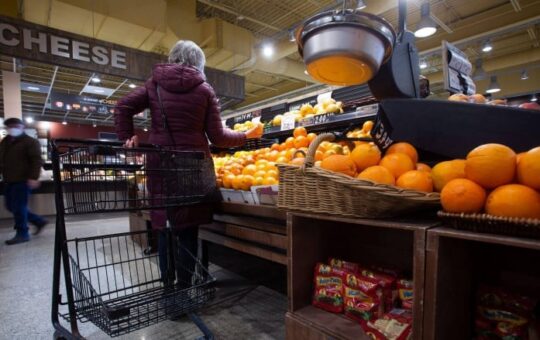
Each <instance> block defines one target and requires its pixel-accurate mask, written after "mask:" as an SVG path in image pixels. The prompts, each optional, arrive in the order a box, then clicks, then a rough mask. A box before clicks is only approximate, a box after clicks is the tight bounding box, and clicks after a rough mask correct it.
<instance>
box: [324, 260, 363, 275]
mask: <svg viewBox="0 0 540 340" xmlns="http://www.w3.org/2000/svg"><path fill="white" fill-rule="evenodd" d="M328 263H329V264H330V265H331V266H332V267H334V268H339V269H343V270H346V271H348V272H351V273H357V272H358V270H359V267H358V264H357V263H354V262H347V261H343V260H340V259H336V258H334V257H331V258H329V259H328Z"/></svg>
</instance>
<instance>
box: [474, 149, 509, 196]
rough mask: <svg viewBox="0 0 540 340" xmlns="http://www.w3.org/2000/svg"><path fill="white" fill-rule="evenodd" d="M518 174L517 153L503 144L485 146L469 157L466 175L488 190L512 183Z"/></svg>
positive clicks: (475, 150)
mask: <svg viewBox="0 0 540 340" xmlns="http://www.w3.org/2000/svg"><path fill="white" fill-rule="evenodd" d="M515 172H516V153H515V152H514V151H513V150H512V149H510V148H509V147H507V146H505V145H502V144H494V143H493V144H484V145H481V146H479V147H477V148H475V149H474V150H472V151H471V152H469V154H468V155H467V162H466V163H465V175H466V176H467V178H468V179H470V180H472V181H474V182H476V183H478V184H480V185H481V186H483V187H484V188H486V189H494V188H496V187H498V186H501V185H503V184H508V183H511V182H512V180H513V179H514V174H515Z"/></svg>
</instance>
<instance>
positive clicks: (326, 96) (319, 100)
mask: <svg viewBox="0 0 540 340" xmlns="http://www.w3.org/2000/svg"><path fill="white" fill-rule="evenodd" d="M330 98H332V91H328V92H325V93H321V94H320V95H318V96H317V103H322V102H324V101H325V100H326V99H330Z"/></svg>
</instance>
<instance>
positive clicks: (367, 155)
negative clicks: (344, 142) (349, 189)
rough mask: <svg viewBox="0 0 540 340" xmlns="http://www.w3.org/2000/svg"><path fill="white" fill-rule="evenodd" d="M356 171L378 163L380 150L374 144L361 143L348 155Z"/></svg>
mask: <svg viewBox="0 0 540 340" xmlns="http://www.w3.org/2000/svg"><path fill="white" fill-rule="evenodd" d="M349 157H351V159H352V160H353V162H354V164H355V165H356V169H357V170H358V171H363V170H364V169H366V168H369V167H370V166H374V165H377V164H379V161H380V160H381V151H379V148H378V147H377V146H375V145H371V144H362V145H358V146H357V147H355V148H354V149H353V151H352V152H351V154H350V156H349Z"/></svg>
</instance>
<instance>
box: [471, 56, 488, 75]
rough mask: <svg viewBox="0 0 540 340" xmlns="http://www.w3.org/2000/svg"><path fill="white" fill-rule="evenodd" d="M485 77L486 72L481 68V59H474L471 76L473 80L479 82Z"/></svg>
mask: <svg viewBox="0 0 540 340" xmlns="http://www.w3.org/2000/svg"><path fill="white" fill-rule="evenodd" d="M485 77H486V71H484V68H483V67H482V59H480V58H479V59H476V61H475V62H474V72H473V74H472V79H473V80H480V79H484V78H485Z"/></svg>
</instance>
